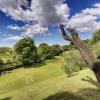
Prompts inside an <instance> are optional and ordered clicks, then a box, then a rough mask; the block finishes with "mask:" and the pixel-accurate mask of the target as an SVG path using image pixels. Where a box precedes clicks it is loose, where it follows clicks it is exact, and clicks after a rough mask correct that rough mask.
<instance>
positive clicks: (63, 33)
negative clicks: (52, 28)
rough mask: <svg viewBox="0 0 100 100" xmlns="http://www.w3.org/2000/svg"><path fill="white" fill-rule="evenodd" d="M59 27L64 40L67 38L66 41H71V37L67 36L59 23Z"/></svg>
mask: <svg viewBox="0 0 100 100" xmlns="http://www.w3.org/2000/svg"><path fill="white" fill-rule="evenodd" d="M60 29H61V33H62V36H63V38H64V39H65V40H68V41H71V37H70V36H68V35H67V34H66V33H65V30H64V26H63V25H60Z"/></svg>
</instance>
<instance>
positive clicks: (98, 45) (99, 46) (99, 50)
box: [92, 41, 100, 57]
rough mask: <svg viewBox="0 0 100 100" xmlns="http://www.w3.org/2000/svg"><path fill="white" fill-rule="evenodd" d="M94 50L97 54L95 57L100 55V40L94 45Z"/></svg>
mask: <svg viewBox="0 0 100 100" xmlns="http://www.w3.org/2000/svg"><path fill="white" fill-rule="evenodd" d="M92 51H93V54H94V55H95V57H97V56H99V55H100V41H99V42H97V43H95V44H94V45H93V46H92Z"/></svg>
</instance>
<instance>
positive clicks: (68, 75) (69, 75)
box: [67, 73, 79, 78]
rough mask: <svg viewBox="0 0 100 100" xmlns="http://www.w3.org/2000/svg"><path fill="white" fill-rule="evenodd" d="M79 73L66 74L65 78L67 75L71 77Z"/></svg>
mask: <svg viewBox="0 0 100 100" xmlns="http://www.w3.org/2000/svg"><path fill="white" fill-rule="evenodd" d="M78 74H79V73H73V74H71V75H67V78H68V77H73V76H75V75H78Z"/></svg>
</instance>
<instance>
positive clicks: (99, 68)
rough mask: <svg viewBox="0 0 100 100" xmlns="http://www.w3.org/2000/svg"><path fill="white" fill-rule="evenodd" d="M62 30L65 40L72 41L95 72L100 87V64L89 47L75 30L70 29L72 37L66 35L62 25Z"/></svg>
mask: <svg viewBox="0 0 100 100" xmlns="http://www.w3.org/2000/svg"><path fill="white" fill-rule="evenodd" d="M60 28H61V33H62V36H63V38H64V39H65V40H68V41H71V42H72V43H73V44H74V45H75V46H76V47H77V49H78V50H79V51H80V53H81V55H82V57H83V59H84V61H85V62H86V64H87V65H88V67H89V68H90V69H91V70H92V71H93V72H94V74H95V76H96V78H97V80H98V83H99V85H100V62H96V59H95V57H94V55H93V54H92V52H91V51H90V50H89V48H88V47H87V45H86V44H85V43H84V42H83V41H82V40H81V39H80V38H79V36H78V33H77V32H76V30H75V29H73V28H71V27H69V28H68V29H67V31H69V32H70V33H71V36H68V35H67V34H66V33H65V30H64V26H63V25H61V26H60Z"/></svg>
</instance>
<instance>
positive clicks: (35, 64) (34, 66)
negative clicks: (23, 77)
mask: <svg viewBox="0 0 100 100" xmlns="http://www.w3.org/2000/svg"><path fill="white" fill-rule="evenodd" d="M44 65H46V62H45V61H43V62H41V63H32V64H30V65H28V66H24V68H38V67H41V66H44Z"/></svg>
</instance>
